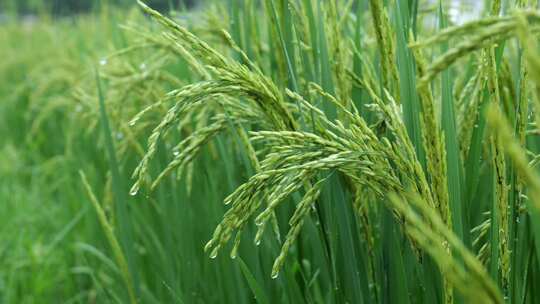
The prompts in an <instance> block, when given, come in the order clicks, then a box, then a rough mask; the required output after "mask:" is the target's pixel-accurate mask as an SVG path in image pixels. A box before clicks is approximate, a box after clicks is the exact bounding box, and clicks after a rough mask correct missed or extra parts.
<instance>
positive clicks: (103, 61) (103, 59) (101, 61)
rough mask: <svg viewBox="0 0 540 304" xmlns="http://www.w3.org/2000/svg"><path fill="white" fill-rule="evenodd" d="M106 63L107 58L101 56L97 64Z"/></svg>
mask: <svg viewBox="0 0 540 304" xmlns="http://www.w3.org/2000/svg"><path fill="white" fill-rule="evenodd" d="M106 64H107V58H102V59H101V60H100V61H99V65H106Z"/></svg>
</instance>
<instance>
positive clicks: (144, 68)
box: [139, 62, 146, 70]
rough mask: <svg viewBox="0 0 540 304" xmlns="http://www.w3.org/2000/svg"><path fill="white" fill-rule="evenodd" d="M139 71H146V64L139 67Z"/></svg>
mask: <svg viewBox="0 0 540 304" xmlns="http://www.w3.org/2000/svg"><path fill="white" fill-rule="evenodd" d="M139 69H141V70H146V63H144V62H143V63H141V65H140V66H139Z"/></svg>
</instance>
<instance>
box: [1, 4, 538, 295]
mask: <svg viewBox="0 0 540 304" xmlns="http://www.w3.org/2000/svg"><path fill="white" fill-rule="evenodd" d="M455 5H456V4H455V3H454V2H453V1H451V2H447V1H415V0H413V1H398V0H395V1H379V0H369V1H368V0H358V1H353V0H350V1H349V0H347V1H345V0H343V1H318V0H279V1H272V0H261V1H256V0H243V1H240V0H238V1H225V2H223V1H209V2H208V3H206V4H205V5H204V6H202V7H201V8H200V11H184V10H182V9H179V10H173V11H171V12H170V13H169V14H166V13H163V12H158V11H156V10H154V9H153V8H152V7H151V6H150V5H148V4H146V3H145V2H144V1H138V6H137V7H134V9H133V10H131V11H129V13H127V12H121V13H119V12H117V11H115V10H114V9H110V8H108V7H107V9H104V10H103V11H102V12H100V13H99V14H96V16H95V17H94V18H96V20H98V19H99V20H101V22H105V21H104V20H110V19H111V18H112V20H119V19H122V20H121V22H120V23H121V25H120V26H119V27H117V26H116V25H115V24H114V22H115V21H114V22H112V23H110V24H107V25H106V26H104V29H106V30H107V32H106V33H107V34H106V35H104V36H103V38H102V39H103V40H104V41H107V42H108V44H109V45H108V46H107V47H106V48H105V50H100V51H97V50H94V49H92V48H91V47H90V46H87V48H88V49H89V50H85V51H84V52H87V54H88V55H87V56H89V57H91V59H90V60H89V62H91V63H92V64H90V67H88V69H87V70H86V71H87V72H84V73H81V72H80V71H66V72H65V73H61V74H60V76H62V77H60V76H59V78H60V79H62V80H65V82H66V83H67V85H66V86H67V87H68V88H64V87H62V88H61V89H58V88H57V87H55V86H54V85H44V88H43V89H42V90H41V91H39V90H38V92H42V93H41V95H38V96H37V97H34V98H31V100H33V101H34V102H36V104H34V107H39V106H43V108H42V109H38V110H36V112H37V114H36V115H37V116H36V119H35V120H33V122H32V123H30V122H28V121H24V119H18V120H16V121H19V122H20V124H21V125H23V126H27V125H31V128H30V131H31V132H34V133H31V134H35V136H39V137H43V138H48V137H49V136H51V134H55V132H59V131H58V130H61V132H63V133H66V134H69V136H66V138H65V139H64V140H58V142H57V141H54V142H51V143H48V142H47V141H44V142H40V143H39V144H40V145H42V146H43V147H46V148H54V147H55V146H61V147H62V148H63V149H62V151H57V150H54V149H52V150H51V151H50V152H48V153H43V154H39V158H38V159H46V160H50V159H52V158H55V157H60V158H61V159H64V160H65V161H69V162H70V165H66V166H65V167H66V168H65V170H66V171H65V172H70V174H73V175H75V176H77V174H79V175H80V178H79V177H77V178H73V180H70V181H63V182H62V185H64V187H69V186H70V185H71V186H73V187H74V190H73V193H74V195H75V194H77V193H79V194H80V197H79V198H78V199H79V200H82V201H89V203H88V204H84V205H85V206H87V207H85V208H88V209H89V210H93V211H92V212H91V214H86V215H85V216H84V218H85V219H86V220H87V221H88V223H86V226H85V227H81V226H82V225H80V224H76V223H73V224H72V225H73V226H72V227H75V225H79V226H77V229H75V228H70V230H71V229H74V230H75V232H73V233H77V235H78V236H79V237H80V239H81V240H84V241H79V242H78V243H76V244H77V245H76V248H77V249H76V252H77V253H76V254H75V255H74V256H73V260H70V262H69V263H71V264H70V266H71V267H73V268H74V269H76V270H77V271H78V272H77V274H76V275H81V274H84V275H85V276H87V278H86V279H84V280H83V282H84V287H81V289H82V290H81V291H80V292H81V299H83V298H84V299H98V301H103V302H121V303H169V302H173V303H272V302H285V303H471V302H472V303H477V302H478V303H535V302H536V299H538V298H540V294H539V291H538V290H537V288H534V287H535V286H537V285H538V282H540V271H539V267H540V176H539V175H538V171H537V170H538V169H537V165H538V162H539V161H538V160H539V159H540V156H539V155H540V154H539V153H540V146H539V144H540V142H538V139H537V135H538V133H539V132H538V130H537V125H538V124H539V123H540V115H539V114H538V113H539V112H538V107H539V106H540V102H539V100H538V98H539V96H538V95H539V94H540V92H539V91H538V85H540V55H539V54H540V53H539V52H538V51H537V50H538V45H537V42H536V40H537V36H538V29H539V28H540V12H539V11H538V10H537V8H536V7H535V6H534V5H533V4H532V3H529V1H525V0H519V1H502V0H492V1H486V2H485V3H484V5H483V8H484V11H483V12H478V16H479V17H478V18H476V19H473V20H468V21H458V20H456V19H455V18H456V14H455V12H456V10H457V11H459V9H460V8H458V7H456V6H455ZM461 9H463V10H464V8H461ZM450 11H452V12H453V15H452V16H450V14H449V12H450ZM119 14H124V15H126V16H127V17H120V16H123V15H119ZM104 29H102V30H104ZM81 31H82V30H81ZM6 32H7V31H6ZM1 33H2V32H0V34H1ZM99 33H100V32H99V31H97V32H96V33H91V34H90V35H92V36H93V37H97V36H99V35H100V34H99ZM74 35H76V34H74ZM83 48H84V47H82V46H79V48H76V47H75V46H74V47H73V52H75V53H77V52H81V53H82V52H83ZM1 49H2V48H1V47H0V50H1ZM67 58H70V62H69V65H68V66H71V65H75V66H76V65H78V64H79V65H83V64H84V63H82V62H78V61H77V59H75V58H74V57H72V56H67ZM23 60H29V59H23ZM6 66H7V65H6ZM0 68H2V66H0ZM4 70H7V69H4ZM36 73H37V75H43V73H45V72H43V71H38V72H36ZM81 74H82V75H81ZM75 79H82V80H83V81H80V82H79V81H76V80H75ZM40 82H41V83H45V84H47V82H46V81H44V80H41V81H40ZM1 88H2V87H1V86H0V89H1ZM40 96H44V97H49V96H53V97H56V96H60V98H59V100H60V101H58V103H54V102H50V101H47V100H46V99H45V98H43V97H40ZM65 96H69V98H67V99H66V98H65ZM18 100H23V98H22V97H21V98H19V99H18ZM26 108H29V109H31V108H32V104H27V105H26ZM73 109H75V110H74V111H72V112H74V113H75V114H74V115H73V116H67V115H63V116H62V115H61V114H60V115H58V113H57V111H62V110H64V111H69V110H73ZM77 109H78V110H77ZM2 115H3V114H2ZM58 117H60V119H58ZM58 122H60V123H61V124H60V125H57V124H58ZM3 133H8V132H7V131H3ZM23 148H24V146H20V147H19V146H15V147H14V148H11V146H8V147H7V148H5V149H2V150H0V151H5V152H1V153H2V155H4V154H5V155H12V153H11V154H9V153H10V152H9V151H10V149H11V150H12V149H23ZM36 155H38V153H37V152H36ZM33 166H36V167H37V165H36V164H33ZM40 174H43V173H40ZM59 179H60V177H57V176H53V177H51V180H59ZM36 183H37V182H36ZM41 183H44V184H46V183H47V181H41ZM53 194H54V195H59V196H60V197H63V195H62V193H61V192H53ZM94 211H95V212H94ZM82 218H83V215H79V218H78V220H77V223H78V222H79V221H82ZM70 227H71V226H70ZM66 233H67V232H66ZM0 249H1V248H0ZM1 252H2V251H0V254H1ZM0 265H1V264H0ZM0 274H1V272H0ZM0 279H2V276H0ZM0 282H1V280H0ZM2 290H3V289H2V287H1V284H0V296H1V295H2ZM73 290H74V289H71V290H70V292H72V291H73ZM68 293H69V292H68ZM16 298H17V297H16V296H15V295H12V296H11V297H10V298H9V299H16ZM0 299H1V298H0ZM74 299H75V298H74ZM77 299H78V298H77ZM74 301H77V300H74Z"/></svg>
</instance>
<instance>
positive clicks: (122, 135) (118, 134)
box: [116, 132, 124, 140]
mask: <svg viewBox="0 0 540 304" xmlns="http://www.w3.org/2000/svg"><path fill="white" fill-rule="evenodd" d="M122 138H124V133H122V132H116V139H118V140H120V139H122Z"/></svg>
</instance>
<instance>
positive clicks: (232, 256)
mask: <svg viewBox="0 0 540 304" xmlns="http://www.w3.org/2000/svg"><path fill="white" fill-rule="evenodd" d="M231 259H233V260H234V259H236V252H234V253H231Z"/></svg>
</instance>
